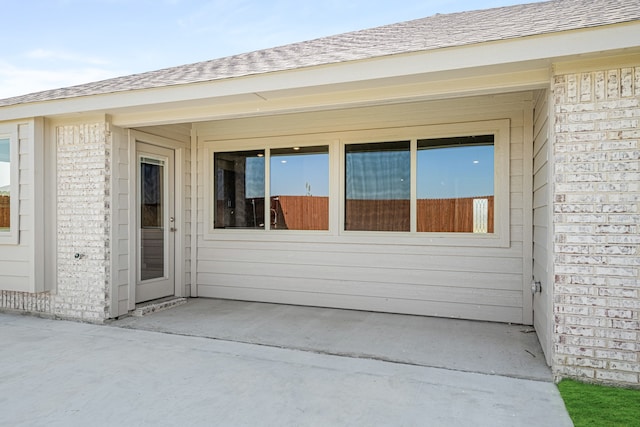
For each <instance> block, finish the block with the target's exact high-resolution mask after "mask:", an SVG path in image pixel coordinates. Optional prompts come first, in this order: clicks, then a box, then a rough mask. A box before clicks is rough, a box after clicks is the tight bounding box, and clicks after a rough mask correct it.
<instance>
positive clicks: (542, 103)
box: [533, 90, 553, 364]
mask: <svg viewBox="0 0 640 427" xmlns="http://www.w3.org/2000/svg"><path fill="white" fill-rule="evenodd" d="M548 97H549V92H548V91H546V90H545V91H540V92H538V93H537V96H536V103H535V116H534V132H533V138H534V139H533V141H534V142H533V174H534V175H533V279H534V280H535V281H536V282H539V283H540V285H541V290H540V292H538V293H536V294H535V296H534V304H533V308H534V314H533V320H534V325H535V328H536V332H537V334H538V337H539V339H540V343H541V344H542V348H543V350H544V353H545V356H546V359H547V363H549V364H551V361H552V359H551V354H552V351H553V350H552V336H553V270H552V268H551V265H552V259H551V250H550V249H551V244H552V241H553V235H552V233H553V230H552V224H551V205H552V203H551V188H550V185H551V182H552V181H551V172H552V171H551V169H552V163H551V158H550V157H551V154H550V149H551V148H550V144H549V131H550V129H549V102H548Z"/></svg>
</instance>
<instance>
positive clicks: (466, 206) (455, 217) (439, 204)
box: [418, 196, 493, 233]
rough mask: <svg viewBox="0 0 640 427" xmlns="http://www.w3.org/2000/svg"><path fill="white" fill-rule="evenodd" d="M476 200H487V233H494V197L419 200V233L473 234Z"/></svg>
mask: <svg viewBox="0 0 640 427" xmlns="http://www.w3.org/2000/svg"><path fill="white" fill-rule="evenodd" d="M475 199H486V200H487V202H488V203H487V205H488V212H487V215H486V217H487V232H488V233H493V196H484V197H467V198H459V199H418V231H431V232H459V233H473V201H474V200H475Z"/></svg>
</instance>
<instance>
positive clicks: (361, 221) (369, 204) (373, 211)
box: [345, 199, 409, 231]
mask: <svg viewBox="0 0 640 427" xmlns="http://www.w3.org/2000/svg"><path fill="white" fill-rule="evenodd" d="M345 229H346V230H362V231H409V200H406V199H405V200H403V199H390V200H389V199H388V200H359V199H347V206H346V217H345Z"/></svg>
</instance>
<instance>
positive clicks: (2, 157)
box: [0, 138, 11, 232]
mask: <svg viewBox="0 0 640 427" xmlns="http://www.w3.org/2000/svg"><path fill="white" fill-rule="evenodd" d="M10 227H11V141H10V140H9V139H8V138H3V139H0V232H6V231H9V230H10Z"/></svg>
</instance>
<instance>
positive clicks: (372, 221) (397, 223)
mask: <svg viewBox="0 0 640 427" xmlns="http://www.w3.org/2000/svg"><path fill="white" fill-rule="evenodd" d="M345 152H346V162H345V163H346V204H345V229H346V230H367V231H409V230H410V224H409V222H410V219H409V218H410V203H409V200H410V196H411V183H410V169H411V153H410V144H409V141H400V142H381V143H374V144H350V145H347V146H345Z"/></svg>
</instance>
